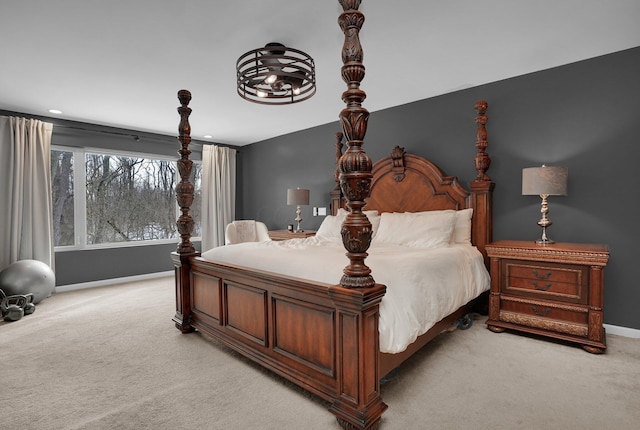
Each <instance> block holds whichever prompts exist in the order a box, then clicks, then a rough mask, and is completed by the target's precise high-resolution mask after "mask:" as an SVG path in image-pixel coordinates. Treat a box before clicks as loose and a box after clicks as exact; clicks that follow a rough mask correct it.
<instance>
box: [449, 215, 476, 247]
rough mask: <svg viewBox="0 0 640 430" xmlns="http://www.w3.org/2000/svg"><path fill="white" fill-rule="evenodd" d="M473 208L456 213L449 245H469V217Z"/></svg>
mask: <svg viewBox="0 0 640 430" xmlns="http://www.w3.org/2000/svg"><path fill="white" fill-rule="evenodd" d="M472 215H473V208H469V209H462V210H459V211H456V221H455V224H454V227H453V234H452V235H451V243H452V244H454V243H461V244H466V245H471V216H472Z"/></svg>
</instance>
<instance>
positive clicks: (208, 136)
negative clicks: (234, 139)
mask: <svg viewBox="0 0 640 430" xmlns="http://www.w3.org/2000/svg"><path fill="white" fill-rule="evenodd" d="M202 137H204V138H205V139H212V138H213V136H211V135H210V134H205V135H204V136H202Z"/></svg>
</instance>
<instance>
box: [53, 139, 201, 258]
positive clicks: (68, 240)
mask: <svg viewBox="0 0 640 430" xmlns="http://www.w3.org/2000/svg"><path fill="white" fill-rule="evenodd" d="M79 160H81V163H82V164H79V163H78V161H79ZM51 164H52V170H51V171H52V188H53V206H54V219H53V224H54V236H55V242H54V243H55V246H57V247H73V248H78V247H80V248H82V247H98V246H101V247H104V246H116V244H117V245H122V244H138V243H141V242H146V241H155V242H157V241H170V242H177V240H178V239H179V235H178V232H177V228H176V219H177V217H178V213H179V212H178V207H177V203H176V196H175V185H176V182H177V181H179V180H180V177H179V175H178V172H177V167H176V161H175V159H169V158H164V159H163V158H162V157H157V156H149V155H142V154H132V153H105V152H104V151H101V152H98V151H95V150H84V149H77V148H61V147H56V148H54V149H53V150H52V152H51ZM74 167H75V169H74ZM201 177H202V169H201V165H200V164H199V163H194V169H193V172H192V179H191V180H192V182H193V183H194V185H195V187H196V190H195V196H194V203H193V204H192V206H191V211H190V214H191V216H192V217H193V218H194V221H195V228H194V232H193V236H194V237H198V236H200V231H201V230H200V222H199V219H200V201H201V198H200V182H201Z"/></svg>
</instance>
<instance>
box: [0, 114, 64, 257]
mask: <svg viewBox="0 0 640 430" xmlns="http://www.w3.org/2000/svg"><path fill="white" fill-rule="evenodd" d="M52 131H53V124H50V123H45V122H42V121H40V120H35V119H26V118H17V117H8V116H0V153H1V154H2V155H1V156H0V270H2V269H4V268H5V267H6V266H8V265H9V264H11V263H13V262H15V261H18V260H25V259H31V260H39V261H42V262H44V263H46V264H48V265H49V267H51V268H52V269H54V253H53V209H52V202H51V133H52Z"/></svg>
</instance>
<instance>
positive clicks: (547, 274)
mask: <svg viewBox="0 0 640 430" xmlns="http://www.w3.org/2000/svg"><path fill="white" fill-rule="evenodd" d="M485 249H486V251H487V256H488V257H489V259H490V262H491V267H490V272H491V294H490V296H489V318H488V320H487V328H489V330H491V331H494V332H501V331H504V330H505V329H512V330H520V331H523V332H527V333H533V334H537V335H543V336H548V337H552V338H555V339H561V340H564V341H569V342H575V343H578V344H580V345H581V346H582V347H583V348H584V349H585V350H586V351H589V352H591V353H594V354H600V353H603V352H604V351H605V349H606V347H607V346H606V340H605V331H604V327H603V325H602V324H603V309H602V306H603V302H604V269H605V266H606V265H607V261H608V260H609V249H608V247H607V246H606V245H596V244H575V243H553V244H548V245H538V244H536V243H535V242H534V241H513V240H504V241H498V242H493V243H490V244H488V245H487V246H486V248H485Z"/></svg>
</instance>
